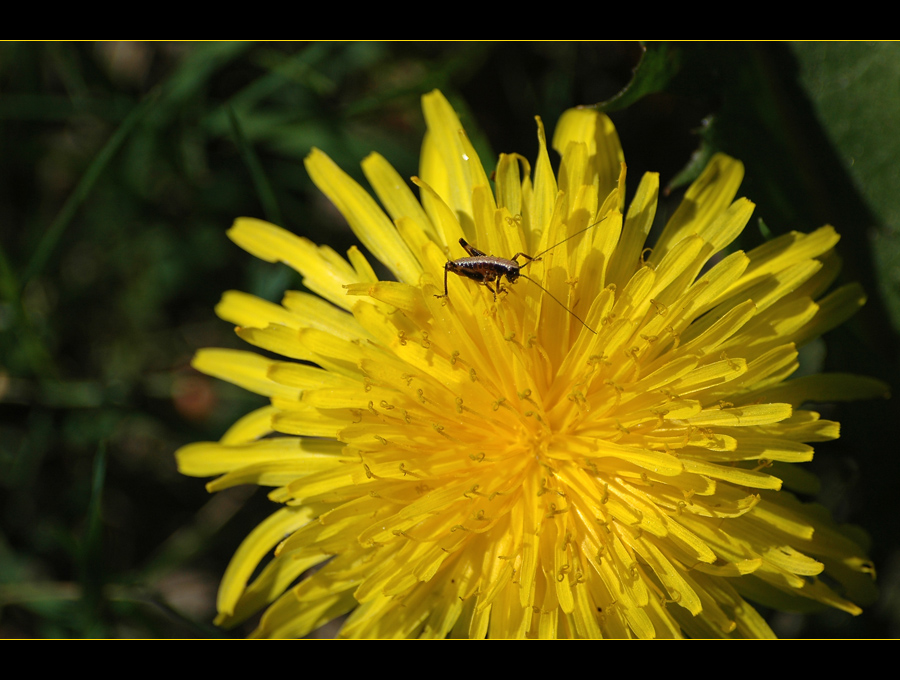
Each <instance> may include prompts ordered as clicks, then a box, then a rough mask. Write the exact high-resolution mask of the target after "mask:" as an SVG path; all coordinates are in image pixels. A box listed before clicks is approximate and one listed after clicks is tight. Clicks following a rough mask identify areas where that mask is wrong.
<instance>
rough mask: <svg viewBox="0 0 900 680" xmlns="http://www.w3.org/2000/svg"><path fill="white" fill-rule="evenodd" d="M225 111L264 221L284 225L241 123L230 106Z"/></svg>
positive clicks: (268, 184)
mask: <svg viewBox="0 0 900 680" xmlns="http://www.w3.org/2000/svg"><path fill="white" fill-rule="evenodd" d="M225 111H226V112H227V114H228V122H229V123H231V131H232V133H234V141H235V143H236V144H237V147H238V151H240V154H241V158H242V159H243V161H244V163H246V164H247V169H248V170H249V171H250V178H251V179H252V180H253V186H254V187H255V188H256V194H257V196H258V197H259V202H260V203H262V207H263V212H264V213H265V215H266V219H267V220H268V221H269V222H271V223H272V224H284V222H282V220H281V210H279V209H278V201H276V200H275V192H273V191H272V185H271V183H270V182H269V179H268V177H266V173H265V172H263V168H262V164H261V163H260V162H259V157H258V156H257V155H256V151H254V149H253V146H252V145H251V144H250V143H249V142H248V141H247V137H246V135H244V130H243V128H242V127H241V121H240V120H239V119H238V117H237V114H236V113H235V112H234V108H233V107H232V106H230V105H228V104H226V105H225Z"/></svg>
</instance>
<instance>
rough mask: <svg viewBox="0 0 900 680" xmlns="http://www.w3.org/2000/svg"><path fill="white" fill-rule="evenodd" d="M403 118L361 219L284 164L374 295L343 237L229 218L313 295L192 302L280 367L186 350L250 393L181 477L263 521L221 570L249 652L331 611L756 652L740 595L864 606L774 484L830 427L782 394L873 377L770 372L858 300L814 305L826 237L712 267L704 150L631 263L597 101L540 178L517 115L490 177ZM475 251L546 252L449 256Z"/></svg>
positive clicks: (846, 393) (327, 177)
mask: <svg viewBox="0 0 900 680" xmlns="http://www.w3.org/2000/svg"><path fill="white" fill-rule="evenodd" d="M423 107H424V113H425V119H426V121H427V125H428V132H427V135H426V137H425V141H424V145H423V151H422V159H421V177H420V178H413V182H414V184H416V186H417V187H418V188H419V194H420V196H421V200H416V198H415V196H414V194H413V192H412V190H411V189H410V188H409V187H408V186H407V184H406V183H405V182H404V181H403V180H402V178H401V177H400V176H399V175H398V174H397V173H396V171H395V170H394V169H393V168H391V166H390V165H389V164H388V163H387V162H386V161H385V160H384V159H383V158H382V157H381V156H378V155H377V154H373V155H371V156H369V157H368V158H366V159H365V160H364V161H363V164H362V166H363V171H364V172H365V175H366V177H367V179H368V180H369V182H370V183H371V185H372V187H373V189H374V192H375V195H376V196H377V198H378V200H379V201H380V203H381V206H383V208H382V207H380V206H379V204H378V203H377V202H376V201H375V199H374V198H372V197H371V196H370V195H369V193H367V192H366V191H365V190H364V189H363V188H362V187H360V186H359V185H358V184H357V183H356V182H354V181H353V180H352V179H351V178H350V177H349V176H348V175H346V174H345V173H344V172H343V171H341V170H340V169H339V168H338V167H337V166H336V165H335V164H334V163H333V162H332V161H331V160H330V159H329V158H328V157H327V156H326V155H325V154H324V153H322V152H321V151H318V150H313V152H312V153H311V154H310V155H309V157H308V158H307V159H306V166H307V169H308V171H309V174H310V176H311V177H312V179H313V181H314V182H315V184H316V185H317V186H318V187H319V188H320V189H321V190H322V191H323V192H324V193H325V195H326V196H328V198H329V199H330V200H331V201H332V202H333V203H334V205H335V206H336V207H337V208H338V210H339V211H340V212H341V213H342V214H343V216H344V217H345V218H346V219H347V221H348V222H349V224H350V226H351V227H352V228H353V231H354V233H355V234H356V236H357V237H358V238H359V240H360V241H361V242H362V244H363V245H364V246H365V247H366V248H367V249H368V251H369V252H370V253H371V254H372V255H374V256H375V257H376V258H378V260H380V261H381V262H382V263H383V264H384V265H385V266H386V267H387V268H388V269H389V270H390V271H391V273H392V274H393V276H394V277H395V278H396V281H380V280H379V279H378V277H377V276H376V274H375V272H374V271H373V269H372V267H371V265H370V263H369V262H368V261H367V260H366V258H365V256H364V255H363V254H362V252H361V251H360V250H358V249H357V248H355V247H354V248H351V249H350V251H349V253H348V258H347V260H345V259H344V258H342V257H341V256H340V255H338V254H337V253H335V252H334V251H333V250H332V249H330V248H328V247H326V246H317V245H314V244H313V243H311V242H310V241H308V240H307V239H305V238H299V237H297V236H295V235H293V234H291V233H289V232H287V231H285V230H284V229H281V228H279V227H276V226H274V225H272V224H268V223H266V222H262V221H260V220H256V219H249V218H241V219H238V220H237V221H236V222H235V224H234V226H233V227H232V229H231V230H230V231H229V236H230V237H231V239H232V240H233V241H234V242H235V243H237V244H238V245H239V246H241V247H242V248H244V249H246V250H247V251H249V252H250V253H252V254H253V255H255V256H257V257H259V258H262V259H263V260H266V261H269V262H283V263H285V264H287V265H289V266H291V267H293V268H294V269H296V270H297V271H298V272H300V273H301V274H302V276H303V283H304V285H305V286H306V287H307V288H308V290H309V291H311V292H297V291H289V292H288V293H287V294H286V295H285V297H284V300H283V301H282V304H281V305H277V304H273V303H269V302H266V301H263V300H260V299H257V298H255V297H252V296H250V295H246V294H244V293H239V292H234V291H230V292H227V293H225V295H224V297H223V299H222V302H221V303H220V304H219V306H218V307H217V313H218V314H219V316H220V317H222V318H223V319H225V320H227V321H229V322H232V323H235V324H237V326H238V328H237V333H238V335H239V336H240V337H241V338H243V339H244V340H246V341H247V342H249V343H250V344H252V345H256V346H258V347H261V348H264V349H266V350H269V351H270V352H274V353H276V354H278V355H281V356H282V357H284V360H282V361H275V360H270V359H267V358H263V357H262V356H259V355H257V354H255V353H252V352H241V351H232V350H215V349H208V350H203V351H200V352H199V353H198V354H197V356H196V358H195V360H194V366H195V367H196V368H197V369H199V370H200V371H203V372H204V373H207V374H209V375H212V376H216V377H219V378H222V379H224V380H228V381H231V382H233V383H235V384H237V385H240V386H242V387H245V388H246V389H249V390H251V391H253V392H256V393H258V394H262V395H265V396H267V397H269V398H270V399H271V405H269V406H266V407H264V408H261V409H259V410H258V411H255V412H253V413H251V414H249V415H247V416H246V417H244V418H242V419H241V420H239V421H238V422H237V423H236V424H235V425H234V426H233V427H232V428H231V429H230V430H229V431H228V432H227V433H226V434H225V435H224V437H222V439H221V440H220V441H219V442H211V443H198V444H193V445H190V446H186V447H184V448H182V449H181V450H180V451H179V452H178V454H177V457H178V463H179V466H180V469H181V471H182V472H183V473H185V474H188V475H195V476H212V475H221V476H219V477H218V478H217V479H216V480H215V481H213V482H211V483H210V484H209V489H210V490H211V491H216V490H220V489H224V488H226V487H230V486H233V485H236V484H248V483H250V484H259V485H264V486H270V487H273V491H272V492H271V494H270V498H271V499H272V500H273V501H275V502H276V503H279V504H281V508H280V509H279V510H277V511H276V512H275V513H274V514H273V515H272V516H271V517H270V518H269V519H267V520H266V521H265V522H263V523H262V524H261V525H260V526H259V527H258V528H257V529H255V530H254V531H253V532H252V533H251V534H250V536H248V537H247V539H246V540H245V541H244V542H243V544H242V545H241V546H240V548H239V549H238V551H237V553H236V554H235V556H234V558H233V560H232V561H231V563H230V565H229V567H228V569H227V571H226V573H225V576H224V578H223V582H222V585H221V589H220V592H219V597H218V610H219V616H218V619H217V623H219V624H220V625H224V626H229V625H233V624H235V623H237V622H240V621H242V620H245V619H246V618H248V617H250V616H251V615H253V614H254V613H256V612H258V611H260V610H263V609H265V613H264V614H263V616H262V619H261V621H260V623H259V626H258V628H257V630H256V631H255V635H256V636H271V637H284V636H303V635H306V634H308V633H309V632H311V631H313V630H315V629H316V628H318V627H319V626H322V625H323V624H325V623H327V622H329V621H331V620H333V619H335V618H337V617H341V616H344V615H347V618H346V620H345V621H344V623H343V625H342V628H341V633H340V634H341V635H342V636H345V637H371V638H380V637H399V638H402V637H436V638H443V637H447V636H454V637H472V638H483V637H496V638H516V637H535V638H554V637H573V638H601V637H615V638H619V637H638V638H652V637H680V636H692V637H718V636H725V637H728V636H733V637H766V636H771V635H772V631H771V630H770V628H769V627H768V626H767V624H766V622H765V621H764V619H763V618H762V616H760V614H759V613H757V611H756V610H755V609H754V608H753V606H752V605H750V604H748V601H754V602H758V603H762V604H764V605H767V606H776V607H782V608H794V609H805V608H807V607H806V606H809V605H812V606H820V605H827V606H831V607H836V608H838V609H842V610H844V611H847V612H850V613H853V614H857V613H859V612H860V609H859V607H858V603H859V602H861V601H863V600H865V599H866V598H868V597H870V596H871V590H872V588H873V585H872V579H873V568H872V565H871V563H870V562H869V561H868V559H867V558H866V557H865V553H864V548H863V547H861V540H860V538H859V537H858V536H857V535H855V534H854V533H853V532H852V531H851V530H850V529H848V528H846V527H843V528H839V527H838V526H836V525H835V524H834V522H833V521H832V520H831V519H830V518H829V517H828V515H827V513H826V512H824V511H823V509H822V508H820V507H818V506H811V505H807V504H804V503H801V502H800V501H798V500H797V499H796V498H795V497H794V496H792V495H790V494H789V493H787V492H786V491H783V490H781V489H782V486H790V485H795V484H797V483H800V482H802V481H803V479H804V477H802V476H801V475H800V474H799V473H798V472H797V468H796V466H793V465H791V464H793V463H802V462H805V461H809V460H810V459H811V458H812V455H813V448H812V446H811V445H810V442H816V441H823V440H828V439H834V438H836V437H837V436H838V424H837V423H835V422H831V421H827V420H823V419H821V418H820V417H819V415H818V414H817V413H815V412H814V411H811V410H807V409H804V408H802V404H804V403H805V402H807V401H809V400H816V401H833V400H841V399H851V398H863V397H869V396H873V395H876V394H882V393H883V392H884V390H885V388H884V385H883V384H882V383H880V382H878V381H876V380H873V379H868V378H860V377H854V376H848V375H830V376H811V377H803V378H799V379H795V380H790V381H789V380H788V378H789V376H790V375H791V374H792V373H793V372H794V371H795V369H796V368H797V347H798V346H799V345H801V344H803V343H805V342H807V341H809V340H811V339H813V338H816V337H817V336H819V335H820V334H821V333H823V332H824V331H826V330H828V329H830V328H832V327H833V326H835V325H837V324H839V323H841V322H842V321H843V320H844V319H846V318H847V317H848V316H849V315H851V314H852V313H853V312H854V311H855V310H856V309H857V308H858V307H859V306H860V305H861V304H862V303H863V300H864V296H863V293H862V291H861V290H860V288H859V287H858V286H856V285H850V286H845V287H842V288H838V289H837V290H835V291H834V292H832V293H830V294H827V295H824V296H823V294H824V292H825V291H826V289H827V288H828V287H829V285H830V284H831V283H832V282H833V280H834V278H835V276H836V272H837V266H836V260H835V258H834V256H833V255H832V249H833V248H834V246H835V244H836V243H837V241H838V235H837V234H836V233H835V231H834V229H833V228H832V227H829V226H826V227H822V228H821V229H819V230H817V231H815V232H814V233H812V234H808V235H804V234H799V233H791V234H787V235H785V236H781V237H778V238H775V239H774V240H772V241H770V242H768V243H766V244H765V245H763V246H761V247H759V248H756V249H755V250H752V251H750V252H747V253H745V252H741V251H737V252H731V253H727V252H726V249H727V248H728V246H729V244H730V243H731V242H732V241H733V240H734V239H735V237H737V236H738V234H739V233H740V232H741V230H742V229H743V228H744V226H745V225H746V223H747V221H748V219H749V218H750V214H751V212H752V210H753V204H752V203H750V201H748V200H747V199H745V198H739V199H737V200H735V195H736V193H737V191H738V186H739V185H740V183H741V179H742V175H743V167H742V165H741V163H739V162H738V161H736V160H734V159H732V158H728V157H726V156H723V155H718V156H716V157H714V158H713V159H712V160H711V162H710V163H709V166H708V167H707V168H706V170H705V172H703V174H702V175H701V176H700V177H699V178H698V179H697V180H696V181H695V182H694V183H693V185H692V186H691V187H690V188H689V189H688V190H687V193H686V195H685V197H684V200H683V203H682V204H681V206H680V208H679V209H678V210H677V211H676V212H675V213H674V214H673V215H672V217H671V218H670V219H669V220H668V223H667V224H666V226H665V229H664V231H663V232H662V234H661V236H660V237H659V239H658V240H657V242H656V243H655V245H654V247H653V249H652V251H651V250H648V249H647V244H646V243H645V239H646V237H647V234H648V232H649V230H650V226H651V224H652V223H653V220H654V216H655V212H656V204H657V194H658V189H659V184H658V182H659V180H658V176H657V175H655V174H647V175H645V176H644V177H643V178H642V179H641V182H640V185H639V186H638V189H637V192H636V195H635V197H634V200H633V202H632V203H631V205H630V206H629V207H628V209H627V211H625V201H624V182H625V165H624V163H623V155H622V150H621V147H620V145H619V141H618V137H617V135H616V132H615V129H614V128H613V126H612V123H611V122H610V121H609V119H608V118H607V117H606V116H604V115H603V114H601V113H597V112H596V111H591V110H581V109H579V110H571V111H568V112H567V113H566V114H564V116H563V117H562V119H561V120H560V122H559V124H558V126H557V128H556V132H555V135H554V138H553V141H552V146H553V147H554V148H555V149H556V151H558V152H559V154H560V155H561V157H562V161H561V164H560V171H559V173H558V174H557V175H555V174H554V173H553V171H552V169H551V164H550V158H549V154H548V149H547V144H546V140H545V136H544V130H543V127H542V125H541V123H540V121H538V139H539V143H540V150H539V153H538V158H537V161H536V164H535V166H534V168H533V169H532V167H531V166H530V164H529V162H528V161H527V160H526V159H525V158H523V157H522V156H519V155H517V154H510V155H502V156H501V157H500V159H499V162H498V165H497V168H496V170H495V173H494V175H493V180H491V179H489V176H488V173H487V172H486V171H485V169H484V167H483V166H482V164H481V161H480V160H479V158H478V156H477V155H476V153H475V151H474V150H473V148H472V146H471V144H470V143H469V140H468V139H467V137H466V135H465V134H464V132H463V131H462V127H461V125H460V122H459V120H458V118H457V116H456V114H455V113H454V111H453V109H452V108H451V107H450V105H449V104H448V102H447V101H446V100H445V99H444V97H443V96H442V95H441V94H440V93H438V92H432V93H431V94H428V95H426V96H425V97H424V98H423ZM532 170H533V172H532ZM573 235H574V236H573ZM460 239H464V240H465V242H466V243H468V244H471V247H474V248H476V249H477V251H472V250H470V251H469V252H466V251H464V250H463V248H462V247H461V246H460V245H459V244H460ZM479 252H480V253H484V254H486V255H487V256H498V257H502V258H510V257H511V256H512V255H513V254H517V253H522V254H525V255H531V256H532V257H533V256H534V255H535V254H538V253H543V254H542V255H541V257H540V258H539V259H536V260H534V261H529V258H528V257H523V256H520V257H519V258H517V259H516V260H515V261H514V262H515V264H513V262H512V261H510V260H508V259H502V260H496V259H494V260H491V259H484V258H481V259H480V260H477V261H472V260H469V261H466V260H461V258H464V257H473V256H474V257H478V253H479ZM448 259H449V260H450V261H451V264H450V265H448V266H447V269H448V270H449V271H446V270H445V265H447V262H448ZM463 269H467V271H462V272H460V271H458V270H463ZM519 269H521V272H519ZM504 272H506V273H510V274H512V276H510V277H509V278H510V279H515V278H516V277H515V275H516V274H517V273H521V274H524V275H527V276H528V277H529V278H530V279H532V281H527V280H524V278H520V280H519V281H518V282H516V283H515V285H512V284H511V283H510V282H509V281H507V280H506V278H503V279H502V280H496V279H495V276H496V275H499V274H503V273H504ZM458 273H463V274H466V273H468V274H473V275H474V276H476V278H477V276H478V275H481V277H482V278H483V279H485V282H487V283H491V288H493V289H495V290H496V289H497V288H498V287H499V288H500V290H497V293H498V294H496V295H495V294H494V292H492V290H489V289H488V287H487V286H486V285H483V283H484V282H480V281H478V280H473V279H472V278H466V277H465V276H457V274H458ZM445 275H446V276H447V283H446V286H447V288H446V293H447V295H446V297H444V292H445V291H444V285H445V284H444V280H445V279H444V277H445ZM498 284H499V285H498ZM804 474H805V473H804ZM267 559H268V561H267V562H266V560H267ZM263 562H266V563H265V565H264V566H263V567H262V568H261V569H260V565H261V564H262V563H263ZM313 567H316V569H313ZM254 575H255V578H253V579H252V581H251V577H253V576H254Z"/></svg>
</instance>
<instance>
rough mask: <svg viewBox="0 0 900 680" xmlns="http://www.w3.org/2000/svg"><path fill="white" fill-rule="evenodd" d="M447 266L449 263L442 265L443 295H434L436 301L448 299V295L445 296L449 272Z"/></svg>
mask: <svg viewBox="0 0 900 680" xmlns="http://www.w3.org/2000/svg"><path fill="white" fill-rule="evenodd" d="M449 265H450V263H449V262H448V263H447V264H445V265H444V294H443V295H435V297H436V298H438V299H441V298H445V297H448V295H447V272H448V271H450V267H449Z"/></svg>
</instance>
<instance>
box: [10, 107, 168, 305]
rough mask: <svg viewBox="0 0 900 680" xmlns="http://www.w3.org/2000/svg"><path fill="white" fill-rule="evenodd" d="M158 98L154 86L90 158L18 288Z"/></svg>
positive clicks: (44, 261) (39, 265) (38, 269)
mask: <svg viewBox="0 0 900 680" xmlns="http://www.w3.org/2000/svg"><path fill="white" fill-rule="evenodd" d="M158 98H159V90H154V91H153V92H151V93H150V94H149V95H147V97H145V98H144V101H142V102H141V103H140V104H138V105H137V106H135V107H134V109H133V110H132V111H131V113H129V114H128V116H127V117H126V118H125V120H124V121H122V124H121V125H120V126H119V128H118V129H117V130H116V131H115V132H114V133H113V135H112V137H110V138H109V141H108V142H106V145H105V146H104V147H103V148H102V149H101V150H100V153H98V154H97V156H96V157H95V158H94V160H93V162H91V165H90V167H88V169H87V172H85V173H84V176H83V177H82V178H81V181H80V182H79V183H78V186H77V187H75V191H73V192H72V195H71V196H69V198H68V200H67V201H66V203H65V205H63V207H62V210H60V211H59V214H58V215H57V216H56V219H55V220H53V223H52V224H51V225H50V227H49V228H48V229H47V231H46V232H44V235H43V236H42V237H41V240H40V242H39V243H38V245H37V248H36V249H35V251H34V254H33V255H32V256H31V260H30V261H29V263H28V266H27V267H26V268H25V273H24V274H23V276H22V279H21V281H20V282H19V285H18V288H19V290H22V289H24V288H25V286H26V285H27V284H28V282H29V281H30V280H31V279H32V277H34V276H36V275H37V274H40V273H41V271H43V269H44V266H45V265H46V264H47V260H49V259H50V256H51V255H52V254H53V251H54V250H55V249H56V246H57V244H58V243H59V240H60V238H61V237H62V235H63V232H65V230H66V227H68V226H69V223H70V222H71V221H72V218H73V217H74V216H75V212H76V211H77V210H78V208H79V207H80V206H81V204H82V203H84V201H85V199H86V198H87V197H88V195H89V194H90V193H91V190H92V189H93V188H94V184H96V182H97V179H98V178H99V177H100V175H101V174H103V171H104V170H105V169H106V167H107V166H108V165H109V162H110V161H111V160H112V158H113V156H115V154H116V152H117V151H118V150H119V149H120V148H121V146H122V144H123V142H124V141H125V140H126V139H128V136H129V135H130V134H131V133H132V131H133V130H134V128H135V127H136V126H137V124H138V123H139V122H140V121H141V120H143V119H144V117H145V116H146V115H147V112H148V111H150V110H151V109H152V108H153V105H154V104H155V103H156V101H157V99H158Z"/></svg>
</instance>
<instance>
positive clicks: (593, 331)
mask: <svg viewBox="0 0 900 680" xmlns="http://www.w3.org/2000/svg"><path fill="white" fill-rule="evenodd" d="M601 221H602V220H601ZM578 233H579V234H580V233H581V232H578ZM574 235H575V236H577V235H578V234H574ZM570 238H571V237H570ZM544 252H546V251H544ZM519 276H521V277H522V278H523V279H528V280H529V281H531V282H532V283H533V284H534V285H535V286H537V287H538V288H540V289H541V290H542V291H544V292H545V293H546V294H547V295H549V296H550V297H552V298H553V300H554V301H555V302H556V304H558V305H559V306H560V307H562V308H563V309H565V310H566V311H567V312H568V313H569V314H571V315H572V316H574V317H575V318H576V319H578V320H579V321H580V322H581V325H582V326H584V327H585V328H587V329H588V330H589V331H590V332H591V333H593V334H594V335H597V331H595V330H594V329H593V328H591V327H590V326H588V325H587V324H586V323H585V321H584V319H582V318H581V317H580V316H578V315H577V314H576V313H575V312H573V311H572V310H571V309H569V308H568V307H566V306H565V305H564V304H563V303H562V302H560V301H559V299H558V298H557V297H556V296H555V295H554V294H553V293H551V292H550V291H549V290H547V289H546V288H544V287H543V286H542V285H541V284H539V283H538V282H537V281H535V280H534V279H533V278H531V277H530V276H527V275H526V274H522V273H521V272H519Z"/></svg>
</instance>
